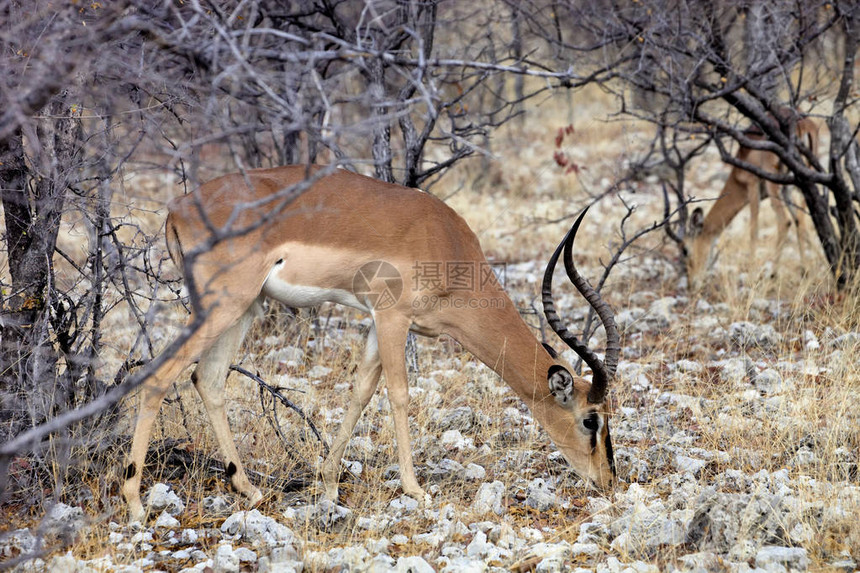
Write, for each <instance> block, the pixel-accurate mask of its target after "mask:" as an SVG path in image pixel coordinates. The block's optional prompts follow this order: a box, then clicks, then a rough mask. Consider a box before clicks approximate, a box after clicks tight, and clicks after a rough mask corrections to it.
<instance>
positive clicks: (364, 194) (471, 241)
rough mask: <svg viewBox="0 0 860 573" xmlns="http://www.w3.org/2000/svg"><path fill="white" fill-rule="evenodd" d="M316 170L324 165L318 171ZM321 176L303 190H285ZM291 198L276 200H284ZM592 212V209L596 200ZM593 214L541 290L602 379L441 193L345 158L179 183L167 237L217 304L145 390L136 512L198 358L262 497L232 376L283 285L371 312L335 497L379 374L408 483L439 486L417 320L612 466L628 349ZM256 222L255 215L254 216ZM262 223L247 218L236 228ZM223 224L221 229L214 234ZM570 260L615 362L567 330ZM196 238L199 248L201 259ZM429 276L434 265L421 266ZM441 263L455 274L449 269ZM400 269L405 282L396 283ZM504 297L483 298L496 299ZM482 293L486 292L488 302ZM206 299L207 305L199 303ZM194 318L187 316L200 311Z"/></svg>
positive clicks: (581, 459) (200, 381) (210, 401)
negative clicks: (429, 466)
mask: <svg viewBox="0 0 860 573" xmlns="http://www.w3.org/2000/svg"><path fill="white" fill-rule="evenodd" d="M314 174H315V175H314ZM309 175H314V176H315V177H316V180H312V182H311V183H310V184H308V188H307V189H306V190H305V191H304V193H302V194H300V195H298V197H297V198H296V199H295V200H293V201H291V202H287V201H273V198H278V197H282V196H283V192H284V190H288V189H291V188H293V186H296V185H300V184H302V182H303V181H305V179H306V177H308V176H309ZM278 202H280V203H281V205H280V207H281V208H279V209H274V208H273V204H275V203H278ZM583 215H584V212H583ZM581 220H582V215H580V218H579V219H578V220H577V221H576V223H575V224H574V226H573V227H572V228H571V230H570V231H569V232H568V234H567V235H566V236H565V238H564V240H563V241H562V242H561V244H559V246H558V248H557V249H556V250H555V252H554V253H553V255H552V257H551V258H550V260H549V263H548V265H547V267H546V271H545V275H544V280H543V287H542V297H543V303H544V312H545V314H546V316H547V320H548V322H549V324H550V325H551V326H552V328H553V330H554V331H555V332H556V333H557V334H558V335H559V336H560V337H561V339H562V340H563V341H565V342H566V343H567V344H568V345H569V346H571V347H572V348H573V349H574V350H575V351H576V352H577V353H578V354H579V355H580V356H582V358H583V359H584V360H585V361H586V362H587V363H588V364H589V366H590V367H591V369H592V372H593V376H592V378H593V380H592V382H591V383H589V382H588V381H587V380H585V379H583V378H581V377H578V376H574V375H573V374H572V373H571V369H570V367H569V366H568V365H567V364H566V363H564V362H562V361H561V360H559V359H558V357H557V355H556V353H555V352H554V351H553V350H552V349H551V348H550V347H548V346H544V345H542V344H541V343H540V342H539V341H538V340H537V339H536V338H535V336H534V334H533V333H532V330H531V329H530V328H529V326H528V325H527V324H526V323H525V322H524V321H523V319H522V318H521V317H520V315H519V313H518V312H517V309H516V307H515V306H514V304H513V303H512V302H511V300H510V298H508V296H507V295H506V294H505V292H504V291H503V290H502V288H501V287H500V286H499V284H498V282H497V281H496V280H495V276H494V275H492V271H489V274H482V271H483V273H486V271H487V269H490V267H489V264H488V263H487V260H486V258H485V257H484V255H483V253H482V251H481V247H480V244H479V242H478V238H477V237H476V236H475V234H474V233H473V232H472V231H471V230H470V229H469V227H468V226H467V225H466V222H465V221H464V220H463V219H462V218H461V217H460V216H459V215H457V214H456V213H455V212H454V211H453V210H452V209H451V208H450V207H448V206H447V205H446V204H445V203H443V202H442V201H440V200H439V199H437V198H435V197H434V196H432V195H430V194H427V193H424V192H422V191H419V190H417V189H409V188H405V187H401V186H399V185H394V184H389V183H383V182H380V181H378V180H375V179H372V178H369V177H364V176H362V175H357V174H355V173H351V172H348V171H344V170H340V169H338V170H333V171H332V172H322V171H320V170H319V168H307V167H304V166H290V167H279V168H274V169H262V170H254V171H247V172H245V173H242V174H239V173H236V174H231V175H226V176H223V177H220V178H218V179H215V180H213V181H210V182H208V183H206V184H204V185H202V186H201V187H200V188H199V189H197V190H196V191H194V192H193V193H190V194H188V195H185V196H183V197H180V198H178V199H175V200H174V201H173V202H171V204H170V205H169V214H168V217H167V223H166V236H167V247H168V252H169V253H170V255H171V257H172V258H173V260H174V262H175V263H176V264H177V266H178V267H179V268H180V269H183V273H184V275H185V280H186V284H188V285H189V288H193V289H195V290H196V292H198V293H200V298H199V301H200V305H199V308H200V309H205V312H204V313H201V312H198V314H201V315H202V320H201V321H198V322H199V323H200V326H199V327H198V328H197V329H196V330H192V331H191V334H189V335H188V337H187V339H186V341H185V342H183V343H182V344H181V347H180V349H179V350H178V352H176V353H175V354H173V355H172V356H171V357H170V358H169V359H167V360H166V361H165V362H164V363H163V364H162V365H161V366H160V367H159V368H157V369H156V371H155V372H154V374H153V375H152V376H151V377H150V378H148V379H147V380H146V381H145V382H144V384H143V386H142V390H141V401H140V407H139V408H140V409H139V412H138V417H137V422H136V427H135V431H134V436H133V439H132V445H131V451H130V454H129V459H128V463H127V466H126V470H125V482H124V483H123V486H122V493H123V495H124V497H125V499H126V502H127V503H128V506H129V514H130V518H131V519H142V518H143V517H144V509H143V506H142V504H141V501H140V482H141V472H142V469H143V463H144V457H145V454H146V449H147V445H148V441H149V437H150V432H151V429H152V425H153V421H154V419H155V416H156V415H157V413H158V410H159V408H160V406H161V403H162V400H163V399H164V396H165V394H166V392H167V391H168V389H169V388H170V386H171V384H173V382H174V381H175V380H176V379H177V377H178V376H179V375H180V374H181V373H182V371H183V370H184V369H185V368H186V367H187V366H189V365H191V364H192V363H194V362H196V363H197V366H196V369H195V370H194V373H193V374H192V381H193V383H194V386H195V388H196V389H197V391H198V393H199V394H200V397H201V398H202V400H203V403H204V405H205V407H206V410H207V413H208V414H209V418H210V420H211V423H212V427H213V428H214V432H215V436H216V438H217V441H218V444H219V447H220V450H221V453H222V455H223V456H224V464H225V467H226V468H227V472H226V473H227V475H228V476H229V477H230V481H231V484H232V486H233V487H234V488H235V489H236V491H238V492H239V493H241V494H243V495H244V496H245V497H247V499H248V502H249V503H250V504H251V505H255V504H257V503H258V502H259V501H260V500H261V499H262V494H261V492H260V490H259V489H257V487H255V486H254V485H252V484H251V482H250V481H249V480H248V477H247V475H246V473H245V471H244V469H243V468H242V463H241V461H240V460H239V456H238V454H237V451H236V446H235V444H234V442H233V438H232V435H231V433H230V428H229V426H228V422H227V416H226V413H225V409H224V403H225V396H224V385H225V378H226V375H227V371H228V368H229V364H230V359H231V358H232V356H233V355H234V354H235V353H236V352H237V350H238V348H239V346H240V344H241V343H242V340H243V338H244V336H245V333H246V332H247V330H248V327H249V325H250V324H251V322H252V320H253V319H254V318H255V317H256V316H258V315H259V314H260V310H261V303H262V301H263V300H264V298H265V297H271V298H274V299H277V300H279V301H282V302H283V303H285V304H287V305H289V306H293V307H306V306H311V305H319V304H321V303H323V302H326V301H329V302H336V303H340V304H344V305H347V306H351V307H354V308H357V309H360V310H362V311H365V312H368V313H370V315H371V316H372V318H373V326H372V327H371V328H370V331H369V333H368V338H367V344H366V348H365V350H364V356H363V359H362V360H361V363H360V366H359V368H358V371H357V376H356V380H355V383H354V387H353V393H352V396H351V398H350V402H349V406H348V409H347V412H346V414H345V416H344V419H343V423H342V424H341V426H340V428H339V430H338V432H337V434H336V436H335V438H334V440H333V443H332V446H331V449H330V453H329V455H328V457H327V459H326V460H325V461H324V462H323V465H322V471H321V474H322V480H323V484H324V487H325V495H326V497H327V498H329V499H331V500H333V501H334V500H337V496H338V479H339V473H340V465H341V458H342V456H343V454H344V451H345V449H346V446H347V443H348V441H349V438H350V436H351V434H352V432H353V430H354V428H355V425H356V422H357V421H358V419H359V416H360V415H361V412H362V410H363V409H364V408H365V406H366V405H367V403H368V402H369V401H370V398H371V397H372V395H373V393H374V391H375V390H376V386H377V382H378V381H379V379H380V376H381V375H382V374H385V380H386V384H387V389H388V399H389V401H390V404H391V411H392V416H393V418H394V428H395V438H396V445H397V455H398V461H399V464H400V476H401V486H402V489H403V491H404V493H406V494H408V495H410V496H412V497H415V498H417V499H418V500H419V501H421V502H422V503H423V502H426V501H427V499H428V498H427V497H426V496H425V493H424V490H422V488H421V486H420V485H419V484H418V481H417V480H416V477H415V471H414V468H413V465H412V452H411V446H410V441H409V423H408V414H407V407H408V404H409V392H408V386H407V379H406V364H405V356H404V345H405V342H406V337H407V334H408V333H409V331H412V332H415V333H418V334H421V335H425V336H434V337H435V336H439V335H441V334H447V335H449V336H451V337H453V338H454V339H456V340H457V341H459V342H460V343H461V344H462V345H463V347H465V348H466V349H467V350H468V351H469V352H471V353H472V354H473V355H474V356H476V357H477V358H478V359H479V360H481V361H482V362H484V364H486V365H488V366H489V367H490V368H492V369H493V370H494V371H495V372H497V373H498V374H499V375H500V376H501V377H502V378H503V379H504V380H505V381H506V382H507V384H509V385H510V387H511V388H512V389H513V390H514V391H515V392H516V393H517V395H518V396H519V397H520V398H521V399H522V400H523V401H524V402H525V403H526V404H527V405H528V407H529V408H530V409H531V411H532V413H533V414H534V416H535V418H536V419H537V420H538V421H539V422H540V423H541V424H542V425H543V427H544V428H545V429H546V431H547V433H548V434H549V437H550V438H551V439H552V441H553V442H554V443H555V445H556V446H557V447H558V449H559V450H560V451H561V452H562V453H563V454H564V456H565V457H566V458H567V459H568V461H569V462H570V464H571V466H572V467H573V469H574V470H575V471H576V472H577V473H578V474H579V475H581V476H583V477H585V478H587V479H589V480H590V481H591V482H593V483H594V484H595V485H596V486H598V487H601V488H607V487H610V486H611V485H613V482H614V480H615V465H614V460H613V455H612V443H611V440H610V437H609V414H608V412H607V408H606V394H607V389H608V384H609V383H610V380H611V379H612V378H613V376H614V373H615V367H616V365H617V362H618V354H619V350H620V347H619V337H618V333H617V329H616V327H615V321H614V318H613V315H612V312H611V310H610V308H609V306H608V305H607V304H606V303H605V302H603V301H602V300H601V299H600V297H599V295H598V294H597V293H596V292H595V291H594V289H592V288H591V286H590V285H589V284H588V283H587V282H586V281H585V280H584V279H582V278H581V277H580V275H579V274H578V273H577V271H576V268H575V267H574V264H573V257H572V245H573V240H574V236H575V234H576V230H577V228H578V226H579V222H580V221H581ZM251 223H254V224H251ZM242 225H246V226H247V225H250V231H248V232H246V233H242V234H238V233H233V234H231V233H230V232H229V231H230V230H232V229H234V228H238V227H240V226H242ZM216 232H217V233H221V237H222V238H221V240H218V241H213V240H212V238H213V236H214V235H215V234H216ZM562 252H563V253H564V264H565V268H566V271H567V274H568V276H569V277H570V279H571V281H572V282H573V283H574V285H575V286H576V287H577V288H578V289H579V291H580V292H581V293H582V295H583V296H584V297H585V298H586V299H587V300H588V302H589V303H590V304H591V305H592V306H593V307H594V308H595V310H596V311H597V313H598V315H599V316H600V318H601V320H602V322H603V324H604V327H605V330H606V338H607V346H606V355H605V362H604V361H601V360H600V359H599V358H598V357H597V355H596V354H595V353H594V352H592V351H591V350H590V349H588V348H587V347H586V346H585V345H583V344H581V343H580V342H579V341H578V340H577V339H576V337H574V336H573V335H572V334H571V333H570V332H568V331H567V330H566V329H565V328H564V326H562V324H561V321H560V320H559V317H558V315H557V313H556V311H555V307H554V304H553V299H552V292H551V282H552V275H553V271H554V269H555V265H556V263H557V261H558V258H559V256H560V255H561V253H562ZM189 253H195V256H194V257H193V258H194V260H193V264H189V260H188V259H190V258H191V257H188V255H189ZM431 264H432V265H437V264H438V265H441V266H457V265H459V268H460V269H461V270H462V269H463V268H465V269H466V270H468V269H470V268H471V269H472V270H474V271H475V273H474V274H475V275H481V277H482V280H477V279H478V277H477V276H476V277H474V278H475V280H474V281H473V282H472V283H468V281H465V280H463V277H464V275H463V274H462V272H461V273H460V274H459V275H457V276H454V277H449V280H448V281H438V280H414V281H413V280H406V279H407V278H410V279H411V278H418V279H421V278H422V277H415V273H416V272H417V271H416V269H421V268H423V267H422V266H421V265H431ZM424 278H426V277H424ZM443 278H444V277H443ZM397 280H401V281H402V284H401V286H402V288H401V289H398V288H397ZM488 300H489V301H495V302H494V303H493V304H483V301H488ZM475 301H477V303H476V302H475ZM192 314H194V313H192ZM194 320H195V319H194V317H193V316H192V318H191V319H189V324H190V323H192V322H194Z"/></svg>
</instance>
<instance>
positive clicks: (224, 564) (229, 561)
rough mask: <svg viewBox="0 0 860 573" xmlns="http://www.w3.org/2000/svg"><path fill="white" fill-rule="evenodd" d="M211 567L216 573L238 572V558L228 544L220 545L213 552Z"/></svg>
mask: <svg viewBox="0 0 860 573" xmlns="http://www.w3.org/2000/svg"><path fill="white" fill-rule="evenodd" d="M212 567H213V568H214V569H215V570H216V571H224V572H225V573H234V572H236V571H239V557H237V556H236V553H234V552H233V547H232V546H231V545H230V544H229V543H222V544H221V545H219V546H218V549H216V550H215V557H213V558H212Z"/></svg>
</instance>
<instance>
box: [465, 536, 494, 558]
mask: <svg viewBox="0 0 860 573" xmlns="http://www.w3.org/2000/svg"><path fill="white" fill-rule="evenodd" d="M494 550H495V546H494V545H493V544H492V543H490V542H488V541H487V534H486V533H484V532H483V531H478V532H477V533H475V536H474V537H472V541H470V542H469V545H468V546H466V555H468V556H469V557H473V558H482V559H483V558H486V557H488V556H489V555H490V554H491V553H493V552H494Z"/></svg>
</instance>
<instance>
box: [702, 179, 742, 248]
mask: <svg viewBox="0 0 860 573" xmlns="http://www.w3.org/2000/svg"><path fill="white" fill-rule="evenodd" d="M736 172H737V168H733V169H732V171H731V173H729V178H728V179H727V180H726V184H725V185H724V186H723V190H722V191H720V195H719V198H718V199H717V200H716V201H715V202H714V204H713V205H712V206H711V209H710V210H709V211H708V214H707V215H705V220H704V221H703V222H702V234H701V237H702V239H703V240H710V239H713V238H714V237H716V236H718V235H719V234H720V233H722V232H723V230H724V229H725V228H726V227H728V226H729V223H731V222H732V220H734V218H735V217H736V216H737V214H738V213H740V212H741V209H743V208H744V207H746V205H747V203H748V201H747V195H746V190H745V189H742V190H740V191H739V190H738V189H737V188H738V187H741V185H740V184H739V183H738V181H736Z"/></svg>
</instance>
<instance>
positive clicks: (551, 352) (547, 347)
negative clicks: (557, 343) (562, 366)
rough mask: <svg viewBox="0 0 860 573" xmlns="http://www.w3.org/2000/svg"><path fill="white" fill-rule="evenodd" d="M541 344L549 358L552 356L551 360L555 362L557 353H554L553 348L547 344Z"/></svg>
mask: <svg viewBox="0 0 860 573" xmlns="http://www.w3.org/2000/svg"><path fill="white" fill-rule="evenodd" d="M541 344H542V345H543V347H544V349H545V350H546V351H547V352H549V355H550V356H552V359H553V360H555V359H556V358H558V352H556V351H555V348H553V347H552V346H550V345H549V344H547V343H546V342H541Z"/></svg>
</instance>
